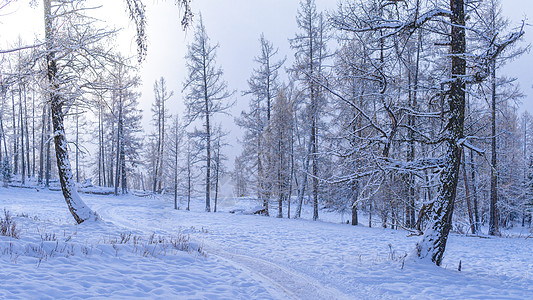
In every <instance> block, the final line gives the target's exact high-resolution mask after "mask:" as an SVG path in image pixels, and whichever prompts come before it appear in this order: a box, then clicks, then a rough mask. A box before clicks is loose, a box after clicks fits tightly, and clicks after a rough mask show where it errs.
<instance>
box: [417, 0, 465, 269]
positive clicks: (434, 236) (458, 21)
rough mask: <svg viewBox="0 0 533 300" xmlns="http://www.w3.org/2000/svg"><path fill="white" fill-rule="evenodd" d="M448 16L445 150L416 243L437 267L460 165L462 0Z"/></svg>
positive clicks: (455, 0) (453, 1)
mask: <svg viewBox="0 0 533 300" xmlns="http://www.w3.org/2000/svg"><path fill="white" fill-rule="evenodd" d="M450 8H451V12H452V15H451V18H450V21H451V22H450V23H451V26H452V29H451V54H452V56H451V71H452V79H453V80H452V81H451V83H450V90H449V98H448V104H449V110H450V111H449V114H450V116H449V120H448V124H447V126H446V132H445V136H446V139H447V141H446V144H447V147H446V148H447V153H446V157H445V167H444V168H443V170H442V171H441V174H440V185H439V190H438V195H437V199H435V201H434V203H433V206H432V209H431V215H430V221H431V223H430V226H429V228H427V229H426V231H425V232H424V236H423V237H422V240H421V241H420V242H419V243H418V244H417V246H416V253H417V256H418V257H419V258H421V259H426V258H429V259H431V261H432V262H434V263H435V264H436V265H438V266H440V264H441V263H442V257H443V255H444V250H445V249H446V242H447V240H448V234H449V232H450V229H451V228H452V216H453V209H454V202H455V196H456V188H457V181H458V179H459V176H458V174H459V166H460V164H461V148H460V147H461V146H460V145H459V140H460V139H462V138H463V129H464V118H465V100H466V97H465V88H466V84H465V82H464V80H463V77H464V76H465V74H466V61H465V58H464V57H463V54H464V53H465V50H466V38H465V11H464V8H465V5H464V0H450Z"/></svg>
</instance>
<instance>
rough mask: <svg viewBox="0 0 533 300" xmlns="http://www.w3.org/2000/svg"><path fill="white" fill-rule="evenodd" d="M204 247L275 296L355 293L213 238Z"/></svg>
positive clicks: (110, 216)
mask: <svg viewBox="0 0 533 300" xmlns="http://www.w3.org/2000/svg"><path fill="white" fill-rule="evenodd" d="M97 209H98V212H99V213H100V214H101V215H102V217H103V218H104V219H106V220H108V221H111V222H113V223H114V224H115V225H118V226H121V227H125V228H129V229H134V230H141V231H145V232H149V231H151V230H150V229H148V228H142V229H141V228H139V226H138V225H139V223H137V222H135V220H132V219H130V218H128V217H127V216H123V215H122V214H121V213H120V212H119V210H120V208H118V207H116V206H112V205H108V204H104V205H102V204H100V205H97ZM154 225H155V224H154ZM152 229H155V228H152ZM157 229H158V230H159V231H161V229H163V228H161V227H159V228H157ZM204 249H205V250H206V252H207V253H208V255H212V256H214V257H216V258H218V259H220V260H222V261H225V262H227V263H228V264H230V265H233V266H234V267H238V268H241V269H243V270H245V271H247V272H248V273H249V274H250V276H251V277H253V278H254V279H256V280H257V281H258V282H260V283H261V284H262V285H263V287H264V288H266V289H267V290H268V291H269V293H270V294H271V295H272V296H273V297H275V298H278V299H287V297H290V298H291V299H323V300H328V299H339V300H342V299H352V297H349V296H348V295H345V294H343V293H341V292H340V291H339V290H337V289H334V288H331V287H327V286H325V285H323V284H322V283H320V282H319V281H318V280H316V279H314V278H312V277H310V276H307V275H305V274H303V273H300V272H298V271H296V270H292V269H288V268H286V267H282V266H280V265H278V264H276V263H273V262H270V261H266V260H264V259H261V258H256V257H251V256H248V255H243V254H236V253H231V252H228V251H225V250H223V249H222V247H220V246H217V245H216V244H214V243H213V242H212V241H206V240H204Z"/></svg>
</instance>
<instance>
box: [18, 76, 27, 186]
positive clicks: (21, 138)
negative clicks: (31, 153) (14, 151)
mask: <svg viewBox="0 0 533 300" xmlns="http://www.w3.org/2000/svg"><path fill="white" fill-rule="evenodd" d="M22 112H23V109H22V87H21V86H20V85H19V128H20V154H21V155H20V161H21V171H22V174H21V175H22V177H21V179H22V181H21V184H22V185H24V184H25V182H26V160H25V157H24V154H25V153H24V118H23V113H22Z"/></svg>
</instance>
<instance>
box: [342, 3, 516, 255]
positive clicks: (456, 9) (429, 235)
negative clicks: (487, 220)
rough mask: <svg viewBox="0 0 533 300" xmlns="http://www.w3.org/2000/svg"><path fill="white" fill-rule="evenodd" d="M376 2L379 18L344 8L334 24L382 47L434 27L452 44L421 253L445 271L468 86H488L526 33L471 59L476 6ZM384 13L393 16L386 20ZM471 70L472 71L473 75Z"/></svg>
mask: <svg viewBox="0 0 533 300" xmlns="http://www.w3.org/2000/svg"><path fill="white" fill-rule="evenodd" d="M376 2H379V3H380V4H379V3H378V5H377V7H378V9H377V11H376V13H373V12H370V14H369V13H368V11H364V10H363V11H360V12H362V13H361V14H360V15H357V14H354V13H353V11H351V10H350V8H353V7H354V6H353V5H352V6H348V7H341V9H340V13H339V14H338V16H336V17H335V18H334V23H335V26H336V27H337V28H339V29H341V30H343V31H351V32H358V33H361V32H374V33H377V35H376V37H377V39H378V40H377V42H378V43H379V42H380V41H384V39H392V38H396V39H398V38H401V37H402V36H410V35H413V34H415V33H417V32H418V31H420V30H424V29H426V28H428V26H431V28H432V30H434V31H433V34H434V35H438V36H439V37H441V38H443V37H444V38H447V39H449V40H448V41H447V42H446V43H445V45H448V46H449V52H445V53H442V54H443V55H445V58H446V60H447V62H446V66H447V67H446V68H445V69H444V70H445V71H446V73H447V75H446V77H444V78H439V79H438V80H439V81H440V85H441V88H440V89H436V90H437V91H438V93H440V95H441V96H440V97H441V99H442V101H443V102H442V103H443V105H442V112H443V113H442V114H441V116H442V117H444V119H443V120H442V122H443V123H444V124H445V125H444V128H443V130H442V133H441V136H440V137H439V138H438V139H439V141H441V142H442V143H441V147H442V149H443V152H444V153H443V154H442V156H441V158H440V159H439V160H432V161H433V164H434V163H437V165H440V170H441V171H440V174H439V178H438V185H437V193H436V195H435V196H434V199H432V202H431V205H430V207H429V208H428V209H427V210H428V211H429V214H428V217H429V224H428V226H427V228H426V230H425V232H424V236H423V238H422V240H421V241H420V242H419V243H418V244H417V247H416V251H415V255H416V256H417V257H419V258H427V259H430V260H431V261H433V262H434V263H436V264H437V265H440V264H441V262H442V257H443V254H444V250H445V248H446V241H447V238H448V233H449V231H450V230H451V228H452V216H453V210H454V204H455V200H456V193H457V184H458V178H459V167H460V165H461V153H462V148H463V146H466V147H468V146H469V144H468V142H467V137H465V135H464V121H465V104H466V87H467V84H473V83H476V82H480V81H483V80H484V79H485V78H486V77H487V76H488V71H489V70H488V62H490V61H491V60H492V59H495V58H496V57H498V56H499V55H500V54H501V53H502V51H503V50H504V49H505V48H506V47H507V46H508V45H510V44H512V43H513V42H515V41H516V40H517V39H518V38H519V37H520V36H521V35H522V34H523V32H522V31H521V30H519V31H517V32H514V33H512V34H510V35H507V36H506V37H505V38H503V39H502V40H493V41H492V42H491V43H489V44H488V45H486V47H484V48H483V49H477V50H476V51H473V52H471V53H468V52H467V41H466V34H467V30H469V33H472V32H474V33H475V32H476V31H475V30H473V28H472V27H469V26H467V19H468V18H467V13H472V12H473V10H469V9H470V8H472V7H471V6H468V9H466V8H467V5H470V3H467V2H465V1H463V0H450V2H449V3H444V2H443V3H434V2H432V1H427V2H426V1H407V2H405V5H403V4H402V5H400V3H399V2H396V1H394V2H390V1H378V0H376ZM413 2H414V3H413ZM411 5H412V6H411ZM384 11H386V12H390V14H388V15H383V12H384ZM450 54H451V55H450ZM467 67H468V68H469V69H470V70H468V73H467ZM384 83H386V82H384ZM444 101H446V102H444ZM398 124H399V123H398ZM390 142H392V141H390ZM392 145H393V144H390V145H389V146H392ZM387 152H388V153H391V152H390V151H387ZM383 156H384V157H387V156H388V155H383ZM424 161H426V162H427V160H426V159H424V160H418V161H413V162H412V163H410V164H405V163H398V162H393V163H392V164H389V166H387V164H388V163H387V164H385V166H384V167H385V168H387V167H392V168H402V169H419V168H420V167H421V165H423V162H424ZM389 162H390V160H389ZM437 165H436V166H437Z"/></svg>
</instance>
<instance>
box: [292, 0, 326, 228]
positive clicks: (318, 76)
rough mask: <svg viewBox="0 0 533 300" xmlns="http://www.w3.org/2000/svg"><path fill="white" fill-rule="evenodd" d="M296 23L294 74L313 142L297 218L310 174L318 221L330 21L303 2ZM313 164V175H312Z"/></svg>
mask: <svg viewBox="0 0 533 300" xmlns="http://www.w3.org/2000/svg"><path fill="white" fill-rule="evenodd" d="M296 23H297V24H298V29H299V30H300V32H298V33H297V34H296V36H295V37H294V38H292V39H291V40H290V43H291V48H292V49H293V50H294V51H295V55H294V57H295V62H294V65H293V66H292V68H291V71H292V72H293V74H294V75H295V76H296V78H297V80H298V81H299V82H300V83H301V87H302V90H303V94H304V95H303V96H304V97H305V99H306V101H307V108H306V112H305V117H304V119H305V120H306V124H305V125H304V127H305V128H309V132H308V135H309V143H308V147H307V153H305V162H304V165H303V169H302V171H301V174H302V180H301V183H300V189H299V192H298V193H299V194H298V209H297V211H296V215H295V217H299V216H300V213H301V209H302V202H303V196H304V193H305V186H306V185H307V177H308V174H311V175H312V179H311V180H312V185H311V186H312V188H313V189H312V190H313V194H312V197H313V220H317V219H318V194H319V191H318V187H319V185H318V181H319V174H318V172H319V170H318V159H319V158H318V143H319V141H318V137H319V133H318V130H319V121H320V115H321V109H322V108H323V106H324V101H325V97H324V93H323V88H322V85H321V83H324V81H325V80H324V79H325V70H324V62H325V59H326V57H327V52H326V44H327V40H328V36H327V28H326V24H327V22H326V21H325V20H324V16H323V15H322V13H319V12H318V11H317V9H316V4H315V1H314V0H301V1H300V8H299V9H298V14H297V16H296ZM309 163H311V172H310V173H309V172H308V171H309Z"/></svg>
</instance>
